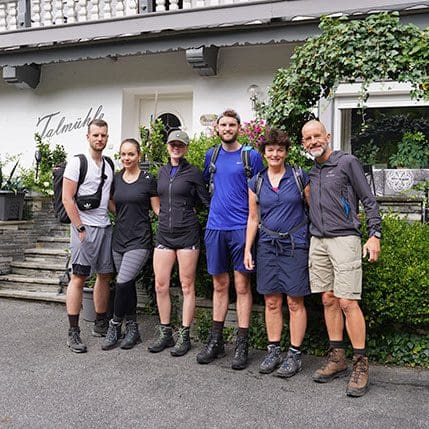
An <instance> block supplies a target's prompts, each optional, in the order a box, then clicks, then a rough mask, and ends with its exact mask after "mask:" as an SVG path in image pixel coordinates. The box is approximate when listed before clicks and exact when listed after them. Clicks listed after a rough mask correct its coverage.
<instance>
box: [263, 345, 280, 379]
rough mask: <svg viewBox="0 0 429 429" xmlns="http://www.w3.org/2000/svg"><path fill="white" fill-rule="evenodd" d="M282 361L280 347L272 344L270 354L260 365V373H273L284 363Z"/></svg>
mask: <svg viewBox="0 0 429 429" xmlns="http://www.w3.org/2000/svg"><path fill="white" fill-rule="evenodd" d="M282 360H283V359H282V356H281V350H280V346H275V345H273V344H270V345H269V346H268V353H267V354H266V356H265V358H264V360H263V361H262V362H261V364H260V365H259V372H260V373H261V374H270V373H272V372H273V371H274V370H275V369H276V368H277V367H278V366H279V365H280V364H281V363H282Z"/></svg>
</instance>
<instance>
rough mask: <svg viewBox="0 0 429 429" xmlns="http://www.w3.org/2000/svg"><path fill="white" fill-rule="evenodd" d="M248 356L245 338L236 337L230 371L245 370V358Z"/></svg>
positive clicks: (247, 344)
mask: <svg viewBox="0 0 429 429" xmlns="http://www.w3.org/2000/svg"><path fill="white" fill-rule="evenodd" d="M248 355H249V342H248V339H247V337H237V341H236V343H235V353H234V357H233V358H232V364H231V368H232V369H238V370H240V369H245V368H246V367H247V360H248V359H247V358H248Z"/></svg>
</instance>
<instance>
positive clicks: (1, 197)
mask: <svg viewBox="0 0 429 429" xmlns="http://www.w3.org/2000/svg"><path fill="white" fill-rule="evenodd" d="M24 195H25V194H24V192H18V193H17V194H15V193H14V192H12V191H0V220H21V219H22V214H23V211H24Z"/></svg>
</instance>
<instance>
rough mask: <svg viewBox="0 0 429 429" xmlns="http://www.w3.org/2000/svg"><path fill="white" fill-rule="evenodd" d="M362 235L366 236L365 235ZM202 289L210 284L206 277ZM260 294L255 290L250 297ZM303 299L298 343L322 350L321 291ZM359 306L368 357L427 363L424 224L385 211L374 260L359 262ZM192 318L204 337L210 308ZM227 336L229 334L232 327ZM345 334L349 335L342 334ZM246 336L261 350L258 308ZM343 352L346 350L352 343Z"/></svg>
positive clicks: (428, 229)
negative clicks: (304, 327) (303, 317)
mask: <svg viewBox="0 0 429 429" xmlns="http://www.w3.org/2000/svg"><path fill="white" fill-rule="evenodd" d="M364 229H365V225H364ZM362 240H363V242H365V241H366V240H367V237H366V236H364V237H363V238H362ZM200 265H201V264H200ZM199 269H200V267H199ZM203 290H204V291H207V290H211V280H210V279H208V280H207V283H206V287H205V288H203ZM206 295H207V294H206ZM259 298H260V297H259V296H257V295H256V294H255V295H254V299H255V300H258V299H259ZM305 301H306V307H307V313H308V326H307V332H306V335H305V338H304V342H303V344H302V349H303V351H304V352H305V353H309V354H313V355H316V356H322V355H323V354H324V353H325V352H326V350H327V347H328V338H327V333H326V328H325V323H324V320H323V307H322V304H321V299H320V295H318V294H315V295H311V296H309V297H306V300H305ZM362 307H363V311H364V314H365V318H366V320H367V330H368V333H367V338H368V341H367V354H368V357H369V358H370V359H371V360H372V361H376V362H378V363H381V364H395V365H406V366H421V367H426V368H428V367H429V337H428V335H427V332H428V329H429V225H428V224H421V223H417V222H416V223H409V222H407V221H406V220H402V219H399V218H398V217H397V216H394V215H386V216H385V217H384V219H383V239H382V252H381V255H380V258H379V261H378V262H377V263H375V264H372V263H371V264H370V263H368V262H367V261H364V263H363V296H362ZM288 317H289V316H288V313H287V310H286V311H285V317H284V329H283V335H282V339H281V345H282V347H283V348H284V349H285V348H287V347H288V345H289V327H288ZM195 323H196V332H197V336H198V337H199V339H200V340H201V341H205V340H206V339H207V336H208V334H209V331H210V327H211V312H210V311H208V310H206V311H204V310H198V312H197V316H196V322H195ZM228 336H229V338H230V339H231V338H232V334H231V328H228ZM345 339H346V341H348V340H347V335H346V334H345ZM249 342H250V345H251V346H252V347H254V348H257V349H261V350H263V349H265V348H266V346H267V336H266V328H265V323H264V315H263V314H262V313H253V314H252V318H251V324H250V328H249ZM348 355H349V357H350V356H351V347H349V348H348Z"/></svg>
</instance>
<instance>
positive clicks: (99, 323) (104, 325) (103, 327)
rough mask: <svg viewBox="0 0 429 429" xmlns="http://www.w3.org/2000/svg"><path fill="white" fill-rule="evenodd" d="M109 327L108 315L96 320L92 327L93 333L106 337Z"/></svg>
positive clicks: (95, 335)
mask: <svg viewBox="0 0 429 429" xmlns="http://www.w3.org/2000/svg"><path fill="white" fill-rule="evenodd" d="M108 329H109V319H108V318H107V317H106V318H104V319H99V320H95V322H94V326H93V327H92V335H93V336H94V337H105V336H106V334H107V330H108Z"/></svg>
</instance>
